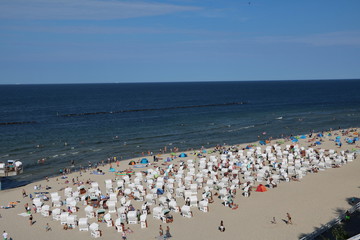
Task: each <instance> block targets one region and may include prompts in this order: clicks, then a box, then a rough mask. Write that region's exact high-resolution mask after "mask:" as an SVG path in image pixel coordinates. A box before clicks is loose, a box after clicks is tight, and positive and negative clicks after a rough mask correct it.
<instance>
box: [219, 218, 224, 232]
mask: <svg viewBox="0 0 360 240" xmlns="http://www.w3.org/2000/svg"><path fill="white" fill-rule="evenodd" d="M219 230H220V232H225V227H224V222H223V220H221V222H220V226H219Z"/></svg>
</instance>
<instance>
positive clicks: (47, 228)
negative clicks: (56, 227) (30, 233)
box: [45, 223, 52, 232]
mask: <svg viewBox="0 0 360 240" xmlns="http://www.w3.org/2000/svg"><path fill="white" fill-rule="evenodd" d="M45 230H46V231H47V232H48V231H52V229H51V227H50V226H49V223H46V225H45Z"/></svg>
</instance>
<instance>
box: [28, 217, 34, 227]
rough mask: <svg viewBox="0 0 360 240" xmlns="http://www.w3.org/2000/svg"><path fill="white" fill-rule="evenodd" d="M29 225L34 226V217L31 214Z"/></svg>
mask: <svg viewBox="0 0 360 240" xmlns="http://www.w3.org/2000/svg"><path fill="white" fill-rule="evenodd" d="M29 223H30V226H32V225H33V215H32V214H30V216H29Z"/></svg>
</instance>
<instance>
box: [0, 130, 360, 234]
mask: <svg viewBox="0 0 360 240" xmlns="http://www.w3.org/2000/svg"><path fill="white" fill-rule="evenodd" d="M350 136H351V135H350ZM334 138H335V136H332V137H325V138H324V143H323V144H322V145H321V146H318V147H315V148H320V147H321V148H323V149H335V150H336V151H339V150H340V149H339V148H338V147H337V146H335V143H334V142H333V141H329V139H334ZM342 139H343V137H342ZM273 142H275V141H273ZM342 142H343V146H342V148H341V150H347V149H359V143H358V142H357V143H356V145H348V144H345V143H344V141H342ZM285 144H291V143H290V142H289V141H288V142H285ZM299 145H300V146H304V147H306V148H307V147H308V145H309V143H308V139H305V140H300V141H299ZM241 146H245V144H241ZM262 149H264V147H262ZM209 155H210V154H208V156H209ZM186 159H195V156H189V157H187V158H181V159H180V158H177V159H176V161H179V160H186ZM136 160H138V159H136ZM149 160H150V158H149ZM151 161H152V159H151ZM174 163H175V162H174ZM115 165H116V164H113V166H115ZM120 165H121V167H120V169H121V170H124V169H125V168H128V167H129V166H128V161H123V162H121V164H120ZM158 165H159V164H158ZM108 168H109V166H105V167H102V168H101V169H102V170H103V171H104V172H106V174H105V175H90V174H89V173H85V174H84V175H83V176H82V177H79V178H80V179H81V180H87V179H89V178H91V179H92V180H93V181H97V182H99V184H100V189H102V190H103V191H104V190H105V186H104V180H105V179H110V178H111V179H114V178H115V175H114V173H109V172H108V171H107V170H108ZM118 170H119V169H118ZM135 170H136V171H142V170H144V169H143V168H140V169H135ZM359 170H360V161H359V157H357V159H355V160H354V161H353V162H350V163H348V164H345V165H343V166H342V167H341V168H331V169H327V170H326V171H320V172H319V173H309V174H307V175H306V176H305V177H304V178H303V179H301V181H300V182H295V181H291V182H281V183H280V184H279V186H278V187H277V188H274V189H269V190H268V191H267V192H264V193H260V192H252V194H251V196H250V197H249V198H245V197H243V196H241V195H240V194H241V192H242V191H241V190H240V189H238V194H237V196H236V198H235V199H234V201H235V203H237V204H239V208H238V209H236V210H232V209H230V208H228V207H224V206H223V205H221V202H220V199H217V198H216V197H214V200H215V202H214V203H212V204H209V208H210V211H209V212H208V213H203V212H201V211H199V210H198V209H195V208H192V211H193V213H194V217H193V218H190V219H189V218H184V217H182V216H180V215H179V214H178V213H172V215H173V216H174V222H173V223H170V224H163V223H162V222H160V221H159V220H156V219H153V218H152V214H150V215H148V218H147V221H148V228H146V229H141V228H140V225H139V224H137V225H127V224H126V227H127V226H129V227H130V228H131V229H132V230H133V231H134V233H132V234H128V235H127V237H128V239H138V240H142V239H154V237H155V236H158V231H159V225H160V224H161V225H162V226H163V229H164V230H165V229H166V226H167V225H169V226H170V230H171V234H172V235H173V238H172V239H179V240H181V239H186V240H188V239H209V240H212V239H276V240H281V239H298V238H299V237H300V235H301V234H308V233H311V232H312V231H314V230H315V229H316V228H317V227H320V226H321V225H322V224H325V223H327V222H328V221H330V220H331V219H333V218H335V217H336V216H338V214H339V209H342V210H344V209H348V208H349V207H350V205H349V204H348V202H347V199H349V198H351V197H360V174H359ZM24 171H26V169H25V170H24ZM76 176H79V173H73V174H71V175H69V178H68V179H69V180H70V181H71V178H72V177H76ZM242 182H244V180H242ZM35 184H41V185H42V186H45V185H49V186H51V187H52V189H51V190H49V192H53V191H59V189H61V188H64V187H66V186H68V185H69V186H71V184H64V180H62V179H60V178H59V181H56V178H51V179H50V181H49V182H46V181H41V182H36V183H32V184H29V185H27V186H24V187H21V188H17V189H10V190H5V191H1V192H0V205H7V204H8V203H9V202H12V201H17V200H19V201H20V203H19V204H18V206H16V207H15V208H11V209H0V214H1V215H2V218H0V231H1V233H2V232H3V231H4V230H6V231H7V232H8V233H9V236H10V237H12V238H13V239H14V240H15V239H16V240H21V239H40V240H41V239H67V238H68V239H91V236H90V231H89V232H79V230H78V228H75V229H73V230H67V231H65V230H63V229H62V226H61V225H60V222H59V221H54V220H52V217H51V216H50V217H43V216H42V215H41V214H40V213H33V216H34V220H35V221H36V222H35V224H34V225H33V226H30V224H29V220H28V217H22V216H19V215H18V214H20V213H22V212H25V210H24V204H25V203H26V202H27V203H29V205H31V203H32V202H31V200H30V199H29V198H28V197H27V198H24V199H23V198H22V192H21V191H22V189H25V190H26V192H27V193H33V192H34V190H33V187H34V185H35ZM113 185H114V186H115V185H116V184H115V183H114V184H113ZM256 185H257V184H256ZM86 186H87V187H89V185H86ZM72 187H73V189H76V187H75V186H72ZM42 191H45V190H42ZM201 192H202V191H200V190H199V196H201V195H200V194H201ZM59 193H61V194H63V191H59ZM62 199H64V198H62ZM200 199H201V198H199V200H200ZM177 201H178V203H179V205H180V206H181V205H182V204H183V200H177ZM132 203H134V206H135V208H139V207H140V206H141V202H136V201H134V200H133V201H132ZM46 204H51V202H50V201H49V203H46ZM118 204H119V203H118ZM118 204H117V206H118ZM78 206H79V207H80V209H81V210H80V211H79V212H77V213H76V215H77V216H78V218H81V217H85V213H84V211H83V208H84V206H82V204H80V203H78ZM287 212H289V213H290V214H291V216H292V221H293V224H292V225H287V224H285V223H284V222H283V220H282V219H286V213H287ZM112 216H113V219H114V220H115V219H116V218H117V217H116V216H115V214H112ZM273 217H276V220H277V224H271V222H270V221H271V220H272V218H273ZM220 220H223V221H224V226H225V228H226V231H225V232H223V233H221V232H220V231H219V230H218V226H219V224H220ZM92 222H95V219H90V220H89V223H92ZM46 223H49V225H50V226H51V228H52V231H49V232H46V231H45V225H46ZM100 229H101V230H102V233H103V236H102V237H101V238H100V239H121V234H120V233H118V232H117V231H116V230H115V228H114V227H111V228H108V227H106V225H105V223H100Z"/></svg>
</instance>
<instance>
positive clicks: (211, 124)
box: [0, 80, 360, 181]
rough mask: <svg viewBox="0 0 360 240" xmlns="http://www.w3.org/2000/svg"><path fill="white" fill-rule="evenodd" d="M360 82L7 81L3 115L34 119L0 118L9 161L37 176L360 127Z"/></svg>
mask: <svg viewBox="0 0 360 240" xmlns="http://www.w3.org/2000/svg"><path fill="white" fill-rule="evenodd" d="M359 91H360V81H359V80H336V81H335V80H333V81H324V80H323V81H270V82H269V81H266V82H211V83H141V84H140V83H139V84H73V85H2V86H0V123H8V122H29V123H27V124H15V125H0V131H1V134H0V161H6V160H8V159H18V160H20V161H22V162H23V163H24V164H25V171H24V174H22V175H21V176H18V177H15V178H13V180H15V181H34V180H38V179H42V178H44V177H45V176H51V175H54V174H56V173H58V172H59V169H60V168H64V167H69V166H70V163H71V161H75V164H76V166H80V165H83V166H85V165H87V162H88V161H92V162H97V161H101V160H104V159H107V158H108V157H111V156H117V157H118V158H121V157H122V158H123V159H127V158H130V157H140V156H141V154H142V152H147V151H149V150H150V151H153V152H158V151H159V149H160V148H164V146H167V148H168V149H170V148H172V147H175V146H176V147H179V148H180V150H186V149H189V148H199V147H201V146H205V147H210V146H214V145H216V144H223V143H226V144H237V143H244V142H250V141H256V140H257V136H258V135H260V134H261V133H262V132H264V131H266V132H267V136H273V137H279V136H281V134H284V135H290V134H301V133H307V132H309V131H310V130H315V131H318V130H323V129H329V128H338V127H339V126H341V127H342V128H346V127H356V126H359V123H360V95H359ZM239 102H245V103H246V104H234V105H230V104H229V105H226V104H227V103H239ZM200 106H201V107H200ZM133 110H142V111H133ZM143 110H148V111H143ZM96 112H102V114H89V115H82V114H83V113H96ZM71 114H75V115H71ZM68 115H71V116H68ZM279 117H282V119H280V120H279V119H277V118H279ZM65 143H67V144H65ZM41 158H46V161H45V164H37V161H38V160H39V159H41Z"/></svg>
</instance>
